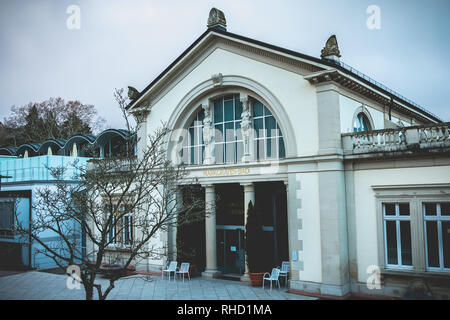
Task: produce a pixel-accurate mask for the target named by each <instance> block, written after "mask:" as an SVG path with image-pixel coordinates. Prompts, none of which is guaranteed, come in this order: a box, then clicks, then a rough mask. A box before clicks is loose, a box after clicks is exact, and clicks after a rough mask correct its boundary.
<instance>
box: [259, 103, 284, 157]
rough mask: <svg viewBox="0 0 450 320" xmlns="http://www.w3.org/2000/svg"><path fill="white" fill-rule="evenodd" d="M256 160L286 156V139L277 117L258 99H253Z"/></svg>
mask: <svg viewBox="0 0 450 320" xmlns="http://www.w3.org/2000/svg"><path fill="white" fill-rule="evenodd" d="M253 128H254V130H255V139H254V157H255V160H263V159H275V158H284V157H285V150H284V140H283V135H282V133H281V129H280V127H279V126H278V123H277V121H276V120H275V117H274V116H273V115H272V113H271V112H270V111H269V109H267V107H266V106H265V105H263V104H262V103H261V102H259V101H258V100H255V99H253Z"/></svg>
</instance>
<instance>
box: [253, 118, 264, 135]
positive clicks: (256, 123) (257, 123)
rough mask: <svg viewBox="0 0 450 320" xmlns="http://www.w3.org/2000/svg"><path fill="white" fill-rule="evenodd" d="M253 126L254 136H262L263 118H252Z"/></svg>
mask: <svg viewBox="0 0 450 320" xmlns="http://www.w3.org/2000/svg"><path fill="white" fill-rule="evenodd" d="M253 126H254V128H255V134H256V137H257V138H259V137H264V132H263V129H264V125H263V119H255V120H253Z"/></svg>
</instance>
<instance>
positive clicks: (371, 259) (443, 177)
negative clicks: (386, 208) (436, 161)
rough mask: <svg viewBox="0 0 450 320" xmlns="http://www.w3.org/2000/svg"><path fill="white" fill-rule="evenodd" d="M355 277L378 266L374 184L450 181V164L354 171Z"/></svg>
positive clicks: (361, 277)
mask: <svg viewBox="0 0 450 320" xmlns="http://www.w3.org/2000/svg"><path fill="white" fill-rule="evenodd" d="M354 182H355V215H356V230H353V232H355V233H356V239H357V241H356V243H357V263H358V280H359V281H361V282H365V281H366V280H367V278H368V276H369V275H368V274H367V273H366V269H367V267H368V266H370V265H379V263H380V262H379V261H378V248H377V220H376V199H375V193H374V191H373V189H372V186H374V185H386V186H389V185H410V184H435V183H449V182H450V166H434V167H418V168H396V169H376V170H358V171H355V172H354Z"/></svg>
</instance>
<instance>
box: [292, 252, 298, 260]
mask: <svg viewBox="0 0 450 320" xmlns="http://www.w3.org/2000/svg"><path fill="white" fill-rule="evenodd" d="M292 261H297V250H292Z"/></svg>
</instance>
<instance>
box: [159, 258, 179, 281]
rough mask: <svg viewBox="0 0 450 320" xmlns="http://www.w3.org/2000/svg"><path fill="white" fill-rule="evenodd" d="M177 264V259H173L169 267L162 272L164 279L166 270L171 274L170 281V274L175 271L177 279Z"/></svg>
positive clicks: (174, 274)
mask: <svg viewBox="0 0 450 320" xmlns="http://www.w3.org/2000/svg"><path fill="white" fill-rule="evenodd" d="M177 265H178V263H177V262H176V261H171V262H170V264H169V267H168V268H167V269H165V270H163V271H162V273H161V277H162V279H164V272H166V273H168V274H169V281H170V274H171V273H172V272H173V280H174V281H175V276H176V272H177Z"/></svg>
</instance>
